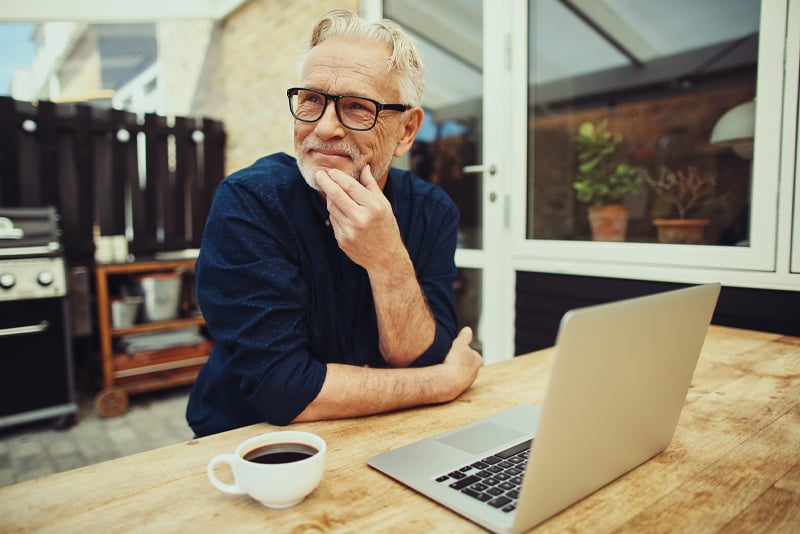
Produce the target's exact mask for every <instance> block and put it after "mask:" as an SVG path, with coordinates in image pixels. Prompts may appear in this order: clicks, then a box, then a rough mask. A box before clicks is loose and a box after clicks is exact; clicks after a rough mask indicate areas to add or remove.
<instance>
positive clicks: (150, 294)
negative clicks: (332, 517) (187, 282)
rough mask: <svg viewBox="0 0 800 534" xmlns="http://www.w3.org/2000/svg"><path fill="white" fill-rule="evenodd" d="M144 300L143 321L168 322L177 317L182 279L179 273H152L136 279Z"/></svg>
mask: <svg viewBox="0 0 800 534" xmlns="http://www.w3.org/2000/svg"><path fill="white" fill-rule="evenodd" d="M137 282H138V285H139V288H140V290H141V292H142V297H143V298H144V308H143V309H142V316H143V319H144V320H145V321H169V320H170V319H175V318H176V317H178V312H179V311H180V305H181V289H182V285H183V284H182V282H183V278H182V276H181V273H179V272H172V273H154V274H148V275H145V276H140V277H138V278H137Z"/></svg>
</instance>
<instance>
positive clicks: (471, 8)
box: [382, 0, 514, 363]
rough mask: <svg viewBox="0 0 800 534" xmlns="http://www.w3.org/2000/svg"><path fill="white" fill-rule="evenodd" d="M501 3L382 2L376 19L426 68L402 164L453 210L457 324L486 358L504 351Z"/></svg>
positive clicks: (509, 321)
mask: <svg viewBox="0 0 800 534" xmlns="http://www.w3.org/2000/svg"><path fill="white" fill-rule="evenodd" d="M506 4H507V3H505V2H503V3H497V2H489V1H488V0H440V1H437V2H430V1H427V0H385V1H384V2H383V3H382V16H383V17H386V18H390V19H392V20H395V21H396V22H398V23H400V24H401V25H402V26H403V27H404V28H405V29H406V30H407V31H408V32H409V33H410V34H411V35H412V36H413V37H414V38H415V39H416V42H417V44H418V46H419V48H420V50H421V52H422V56H423V61H424V63H425V71H426V78H425V83H426V88H425V99H424V101H423V107H424V108H425V117H426V120H425V123H424V124H423V127H422V129H421V131H420V133H419V135H418V136H417V141H416V143H415V145H414V147H413V148H412V150H411V154H410V158H409V161H408V162H406V164H407V166H408V167H409V168H411V169H412V170H414V171H415V172H416V174H418V175H419V176H421V177H422V178H424V179H426V180H429V181H431V182H433V183H436V184H438V185H439V186H441V187H442V188H443V189H444V190H445V191H447V193H448V194H449V195H450V196H451V198H452V199H453V200H454V201H455V203H456V205H457V206H458V208H459V211H460V213H461V221H460V225H459V235H458V250H457V252H456V265H457V266H458V269H459V274H458V279H457V281H456V287H455V292H456V306H457V312H458V318H459V326H471V327H472V329H473V332H474V333H475V339H474V343H473V345H474V346H475V348H476V349H478V350H480V351H481V353H482V354H483V356H484V361H485V362H486V363H492V362H495V361H500V360H504V359H508V358H510V357H512V356H513V350H514V346H513V339H514V325H513V298H514V273H513V270H512V268H511V263H510V261H504V258H508V257H509V255H510V249H509V243H510V239H509V235H510V232H509V226H510V222H509V220H510V219H509V203H510V196H509V194H508V190H507V182H508V180H507V177H508V176H509V174H508V172H509V171H508V168H509V165H508V164H507V162H508V161H510V154H509V153H508V151H509V143H507V142H506V138H507V132H509V131H510V127H509V126H508V125H507V124H505V122H506V121H507V120H508V117H510V115H511V114H510V113H509V111H510V108H509V105H510V99H509V98H508V95H507V91H508V90H509V88H510V86H511V84H510V80H509V79H508V78H509V76H510V68H509V59H508V54H509V50H508V35H509V29H508V27H507V25H508V23H509V21H510V19H511V17H510V15H509V11H508V10H510V9H511V8H510V6H507V5H506Z"/></svg>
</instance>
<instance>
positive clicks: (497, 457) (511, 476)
mask: <svg viewBox="0 0 800 534" xmlns="http://www.w3.org/2000/svg"><path fill="white" fill-rule="evenodd" d="M532 443H533V440H530V439H529V440H527V441H523V442H522V443H520V444H518V445H514V446H513V447H509V448H508V449H505V450H502V451H500V452H496V453H494V454H493V455H491V456H487V457H486V458H483V459H482V460H479V461H477V462H474V463H471V464H469V465H465V466H464V467H462V468H460V469H456V470H455V471H451V472H449V473H447V474H444V475H442V476H440V477H437V478H436V482H439V483H441V484H447V485H448V486H449V487H450V488H452V489H454V490H455V491H460V492H461V493H463V494H464V495H468V496H470V497H472V498H474V499H477V500H478V501H480V502H483V503H486V504H487V505H488V506H492V507H494V508H497V509H498V510H502V511H503V512H513V511H514V510H515V509H516V508H517V498H518V497H519V490H520V488H521V487H522V475H523V474H524V473H525V466H526V465H528V455H529V454H530V451H531V444H532Z"/></svg>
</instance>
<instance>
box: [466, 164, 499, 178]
mask: <svg viewBox="0 0 800 534" xmlns="http://www.w3.org/2000/svg"><path fill="white" fill-rule="evenodd" d="M487 171H488V172H489V174H491V175H492V176H494V175H495V174H496V173H497V167H495V165H494V164H491V165H465V166H463V167H461V172H465V173H476V172H487Z"/></svg>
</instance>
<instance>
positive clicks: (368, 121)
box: [289, 89, 378, 130]
mask: <svg viewBox="0 0 800 534" xmlns="http://www.w3.org/2000/svg"><path fill="white" fill-rule="evenodd" d="M289 103H290V105H291V111H292V114H293V115H294V116H295V117H296V118H297V119H299V120H301V121H306V122H315V121H317V120H319V119H320V118H321V117H322V115H323V114H324V113H325V107H326V104H327V98H326V96H325V95H324V94H323V93H319V92H317V91H310V90H308V89H299V90H297V91H296V92H294V93H292V94H290V95H289ZM334 105H335V106H336V114H337V116H338V117H339V120H340V121H341V122H342V125H343V126H345V127H347V128H350V129H353V130H368V129H370V128H372V126H373V125H374V124H375V121H376V119H377V116H378V108H377V106H376V104H375V102H373V101H372V100H369V99H367V98H360V97H357V96H340V97H337V98H336V99H335V101H334Z"/></svg>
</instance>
